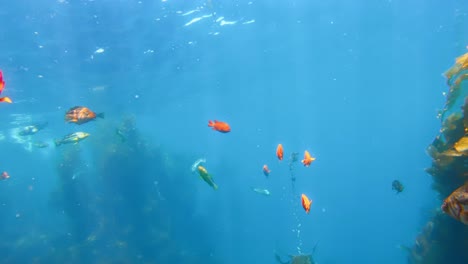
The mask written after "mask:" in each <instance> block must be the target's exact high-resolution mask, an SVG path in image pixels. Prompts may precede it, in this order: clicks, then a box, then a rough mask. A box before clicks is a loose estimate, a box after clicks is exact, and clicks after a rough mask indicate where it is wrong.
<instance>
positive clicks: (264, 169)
mask: <svg viewBox="0 0 468 264" xmlns="http://www.w3.org/2000/svg"><path fill="white" fill-rule="evenodd" d="M270 172H271V171H270V169H268V166H267V165H266V164H265V165H263V174H265V176H267V177H268V175H270Z"/></svg>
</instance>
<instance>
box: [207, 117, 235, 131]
mask: <svg viewBox="0 0 468 264" xmlns="http://www.w3.org/2000/svg"><path fill="white" fill-rule="evenodd" d="M208 126H209V127H212V128H213V130H216V131H219V132H221V133H228V132H230V131H231V127H230V126H229V124H228V123H226V122H221V121H217V120H215V121H211V120H209V121H208Z"/></svg>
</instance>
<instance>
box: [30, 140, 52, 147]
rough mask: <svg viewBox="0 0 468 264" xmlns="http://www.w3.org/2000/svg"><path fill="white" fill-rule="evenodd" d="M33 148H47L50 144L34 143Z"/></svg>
mask: <svg viewBox="0 0 468 264" xmlns="http://www.w3.org/2000/svg"><path fill="white" fill-rule="evenodd" d="M33 146H34V147H36V148H47V147H48V146H49V143H47V142H42V141H40V142H34V143H33Z"/></svg>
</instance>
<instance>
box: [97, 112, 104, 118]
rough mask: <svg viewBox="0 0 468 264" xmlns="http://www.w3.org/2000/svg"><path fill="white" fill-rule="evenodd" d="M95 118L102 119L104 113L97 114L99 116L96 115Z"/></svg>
mask: <svg viewBox="0 0 468 264" xmlns="http://www.w3.org/2000/svg"><path fill="white" fill-rule="evenodd" d="M96 117H100V118H102V119H104V113H99V114H97V115H96Z"/></svg>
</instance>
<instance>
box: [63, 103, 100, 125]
mask: <svg viewBox="0 0 468 264" xmlns="http://www.w3.org/2000/svg"><path fill="white" fill-rule="evenodd" d="M96 117H100V118H104V113H99V114H96V113H95V112H93V111H91V110H90V109H89V108H87V107H84V106H75V107H72V108H70V109H69V110H68V111H67V113H65V121H66V122H70V123H76V124H78V125H81V124H84V123H86V122H88V121H91V120H94V119H96Z"/></svg>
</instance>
